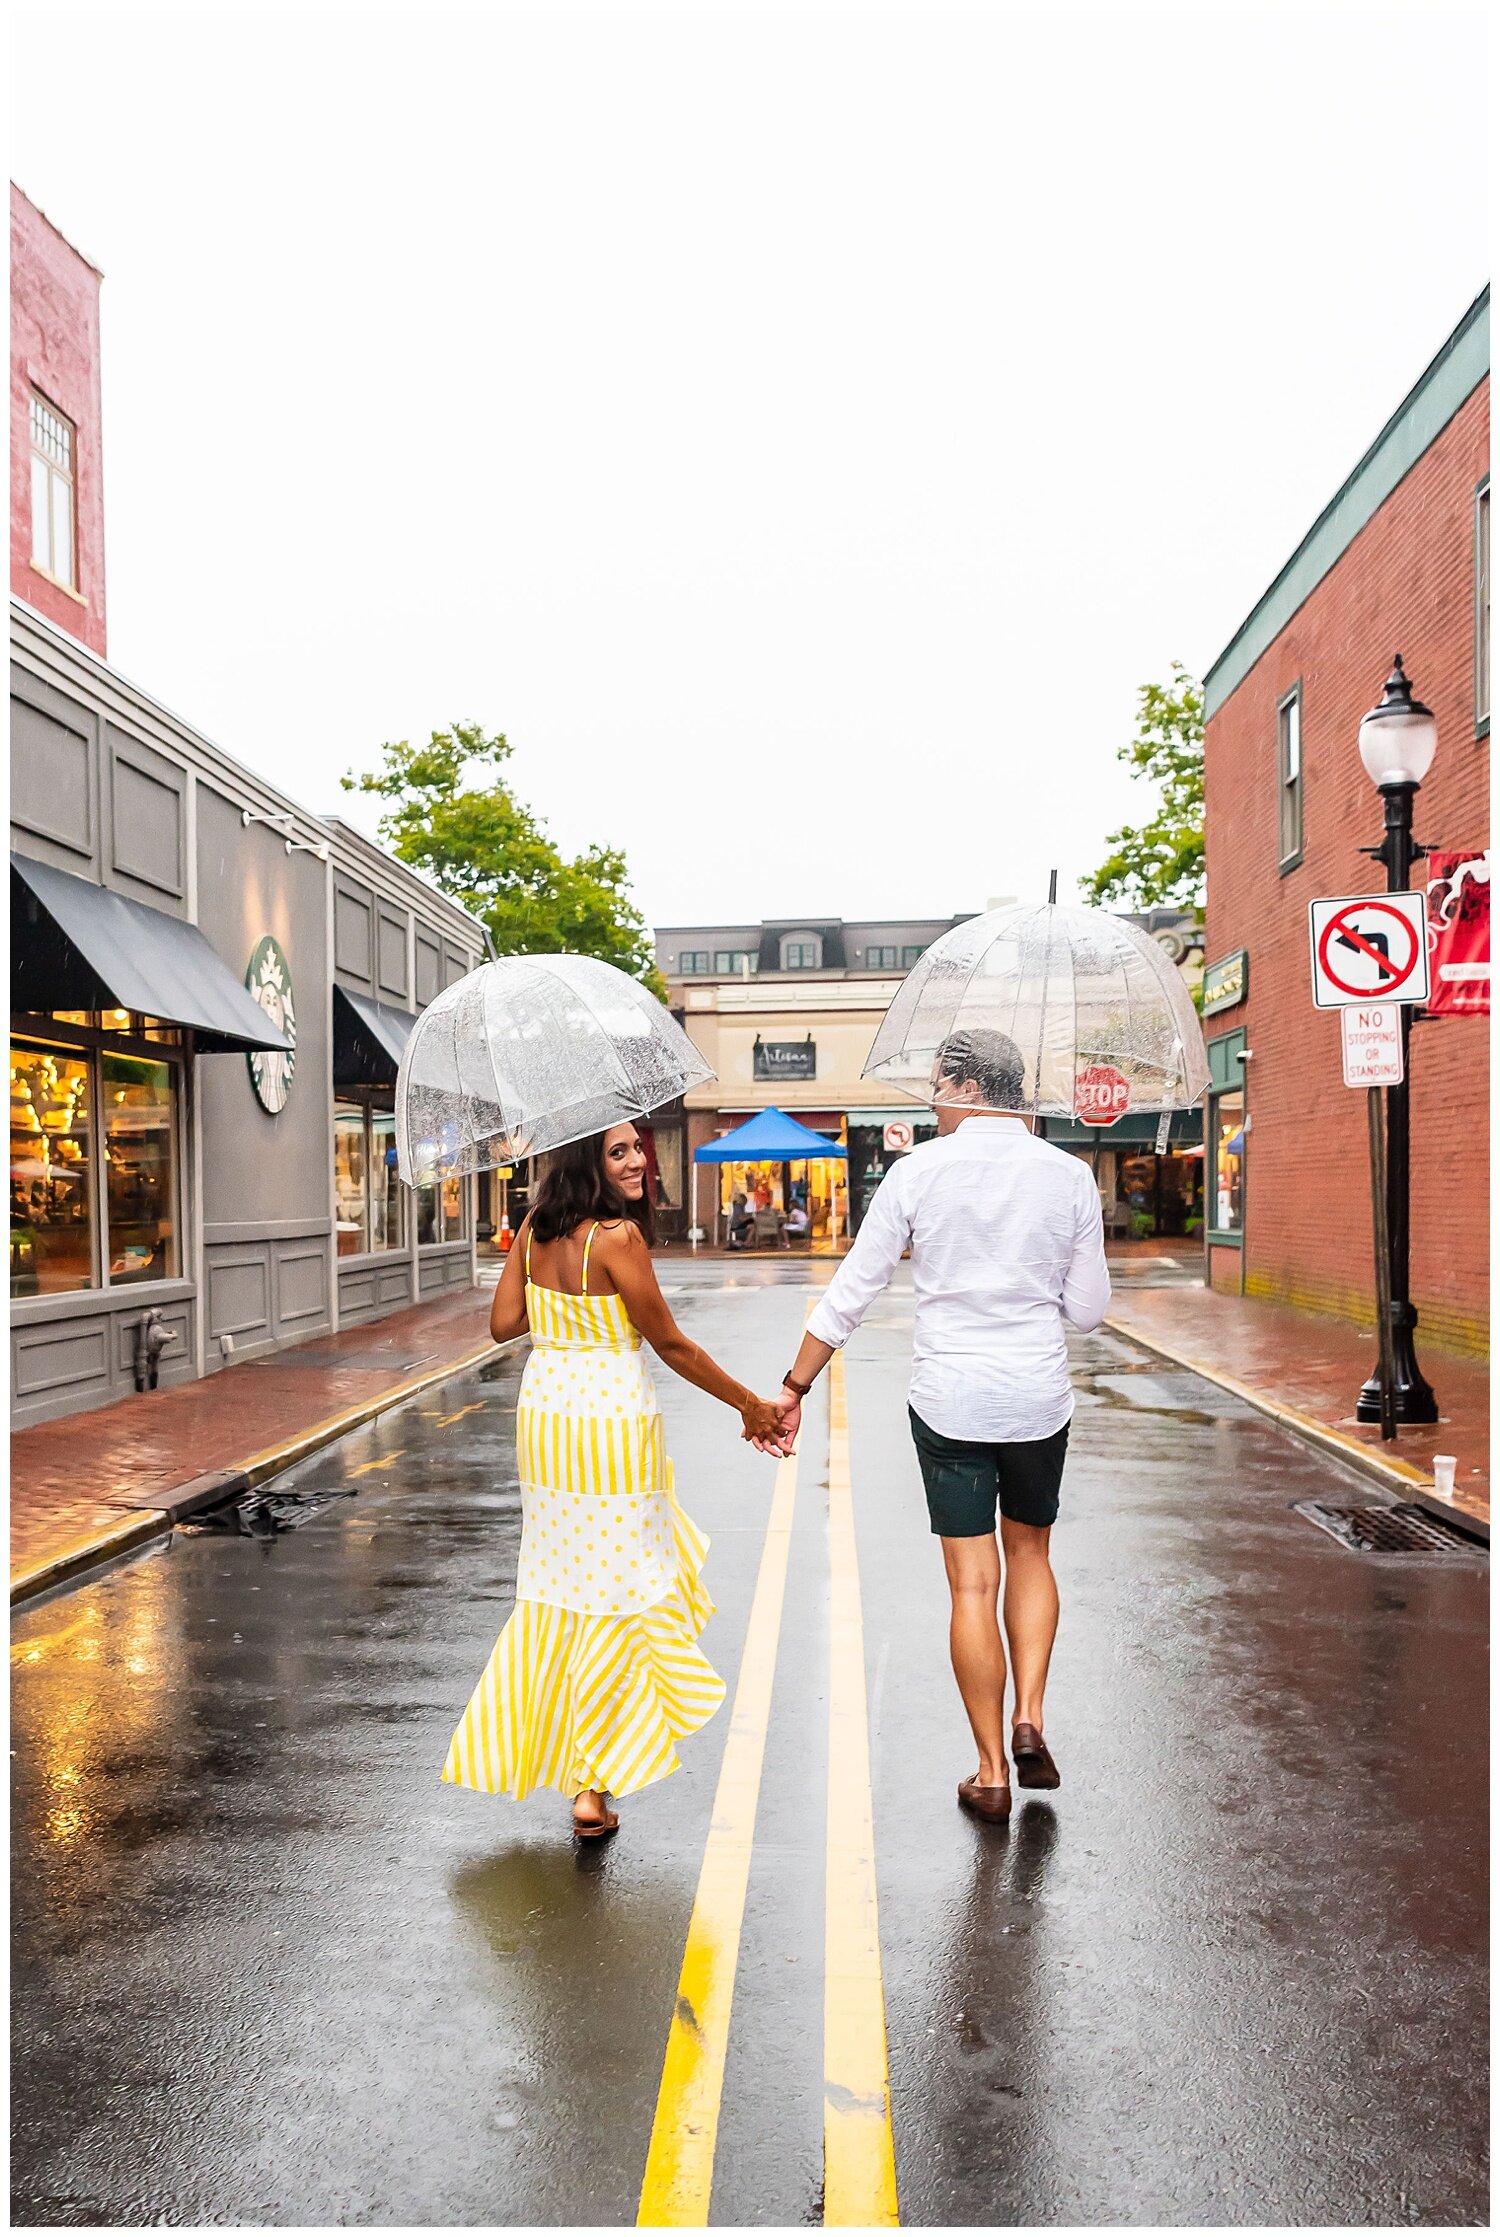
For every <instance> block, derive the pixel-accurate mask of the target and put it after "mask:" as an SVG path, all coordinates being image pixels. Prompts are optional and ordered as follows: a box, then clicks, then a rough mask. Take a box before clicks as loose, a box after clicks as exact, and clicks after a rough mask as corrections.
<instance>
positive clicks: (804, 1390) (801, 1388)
mask: <svg viewBox="0 0 1500 2237" xmlns="http://www.w3.org/2000/svg"><path fill="white" fill-rule="evenodd" d="M781 1387H782V1389H783V1390H790V1391H792V1392H794V1393H795V1394H796V1396H797V1397H798V1398H805V1397H806V1396H807V1394H808V1392H809V1391H810V1390H811V1389H812V1384H811V1383H799V1382H798V1380H797V1378H796V1376H795V1375H783V1376H782V1378H781Z"/></svg>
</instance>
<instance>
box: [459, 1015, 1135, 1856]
mask: <svg viewBox="0 0 1500 2237" xmlns="http://www.w3.org/2000/svg"><path fill="white" fill-rule="evenodd" d="M931 1092H932V1103H933V1109H934V1111H935V1113H936V1116H937V1124H938V1132H937V1138H936V1139H935V1140H933V1141H930V1142H927V1143H924V1144H922V1145H921V1146H920V1147H919V1148H917V1149H916V1150H913V1151H912V1152H911V1153H910V1154H909V1155H908V1156H906V1157H904V1158H903V1159H902V1160H901V1161H900V1163H899V1164H898V1165H897V1166H896V1167H895V1168H894V1169H893V1170H892V1171H891V1172H889V1173H888V1174H887V1175H886V1177H885V1179H884V1180H883V1181H882V1182H881V1184H880V1187H879V1188H878V1189H877V1191H876V1193H875V1196H874V1199H873V1200H872V1202H871V1205H870V1208H869V1210H868V1211H867V1213H866V1214H865V1217H864V1220H863V1223H862V1225H861V1227H860V1231H859V1234H858V1236H857V1238H856V1239H855V1242H854V1244H853V1246H852V1247H851V1249H850V1251H849V1254H848V1256H847V1257H846V1258H845V1259H844V1260H843V1262H842V1263H841V1265H840V1266H839V1268H838V1270H837V1272H836V1273H835V1274H834V1277H833V1279H832V1281H831V1282H830V1283H829V1284H828V1287H827V1288H826V1289H825V1291H824V1292H823V1294H822V1296H821V1297H820V1299H819V1300H818V1303H817V1305H816V1307H815V1308H814V1310H813V1313H812V1315H811V1317H810V1319H809V1322H808V1325H807V1331H806V1333H805V1335H804V1336H803V1339H802V1344H801V1347H800V1349H799V1351H798V1353H797V1356H796V1358H795V1360H794V1361H793V1363H792V1366H791V1368H790V1369H789V1371H788V1373H787V1375H786V1378H785V1380H784V1382H783V1385H782V1388H781V1391H780V1393H779V1394H778V1395H777V1396H776V1397H775V1398H771V1399H764V1398H759V1397H757V1396H756V1395H755V1394H754V1392H752V1391H750V1390H748V1389H747V1388H746V1387H745V1385H744V1384H743V1383H741V1382H739V1381H737V1380H736V1379H735V1377H734V1376H732V1375H730V1374H729V1373H727V1372H726V1371H725V1370H724V1369H723V1368H721V1367H720V1366H719V1365H718V1364H717V1362H716V1361H714V1360H713V1359H711V1358H710V1357H709V1355H708V1353H707V1352H705V1351H704V1350H703V1349H702V1347H701V1346H700V1345H698V1344H695V1343H694V1342H693V1341H692V1339H691V1338H690V1337H688V1336H685V1335H684V1334H683V1333H682V1331H681V1330H680V1329H679V1328H678V1326H677V1324H676V1322H675V1321H674V1320H673V1318H672V1314H671V1311H670V1309H669V1307H668V1305H667V1303H666V1300H665V1298H664V1297H663V1296H662V1293H661V1290H660V1287H659V1286H658V1283H657V1280H656V1274H655V1270H654V1268H653V1266H652V1262H651V1252H650V1246H651V1241H652V1215H651V1206H650V1201H649V1198H648V1195H647V1191H646V1158H645V1152H644V1149H643V1147H642V1144H641V1140H640V1137H639V1135H638V1134H637V1132H636V1129H635V1127H634V1125H633V1124H632V1123H630V1122H629V1121H627V1122H626V1123H625V1124H623V1125H620V1126H613V1127H611V1128H609V1129H608V1131H607V1132H605V1133H603V1134H598V1135H594V1136H592V1137H590V1138H589V1139H587V1140H584V1141H580V1142H574V1143H571V1144H570V1145H568V1147H567V1148H565V1149H563V1150H560V1151H558V1152H557V1153H556V1154H555V1155H554V1157H553V1159H552V1161H551V1164H550V1166H549V1170H548V1172H547V1174H546V1176H545V1178H544V1179H543V1181H542V1184H541V1186H540V1188H539V1190H538V1192H537V1198H536V1202H535V1205H534V1206H533V1209H532V1211H531V1213H530V1215H529V1216H528V1218H527V1220H526V1223H525V1225H524V1227H523V1228H522V1230H521V1232H520V1234H519V1235H518V1236H517V1238H516V1243H515V1245H514V1246H513V1248H512V1250H511V1253H510V1256H509V1258H508V1260H507V1262H506V1266H505V1271H504V1274H503V1275H502V1277H501V1280H500V1284H499V1286H498V1288H497V1290H496V1292H495V1301H494V1306H493V1309H492V1312H491V1315H490V1333H491V1335H492V1336H493V1337H494V1338H495V1340H496V1342H497V1343H503V1342H506V1341H507V1340H509V1339H510V1338H512V1337H516V1336H520V1335H523V1334H526V1333H528V1332H529V1334H530V1336H531V1346H532V1348H531V1356H530V1358H529V1359H528V1361H527V1364H526V1370H525V1374H524V1376H523V1379H522V1383H521V1390H520V1396H519V1399H518V1402H517V1409H516V1430H517V1445H518V1451H519V1459H520V1479H521V1499H522V1518H523V1519H522V1539H521V1551H520V1559H519V1562H518V1566H517V1573H516V1607H515V1612H514V1613H513V1615H512V1616H511V1618H510V1620H509V1622H508V1623H507V1624H506V1626H505V1629H504V1630H503V1631H502V1632H501V1634H500V1638H499V1640H498V1642H497V1644H496V1646H495V1650H494V1653H493V1654H492V1656H491V1658H490V1661H489V1664H488V1666H487V1667H486V1669H485V1672H484V1675H483V1677H482V1678H481V1679H480V1682H479V1685H478V1686H477V1687H476V1689H475V1691H474V1694H473V1696H472V1698H471V1699H470V1702H469V1704H468V1707H467V1709H466V1710H465V1712H464V1716H463V1719H462V1721H461V1722H460V1724H459V1726H458V1729H457V1730H456V1731H455V1733H454V1735H453V1740H452V1743H451V1746H450V1748H449V1751H448V1757H447V1761H446V1763H445V1765H444V1769H443V1774H442V1775H443V1778H444V1779H445V1780H447V1781H448V1782H449V1783H450V1784H453V1785H457V1786H467V1787H473V1788H475V1789H477V1790H478V1791H479V1792H481V1793H486V1794H509V1795H513V1796H516V1797H517V1798H519V1797H522V1796H524V1795H527V1794H529V1793H531V1792H532V1790H533V1789H534V1788H535V1787H538V1786H551V1787H555V1788H557V1789H558V1790H559V1791H560V1792H561V1793H563V1794H566V1795H568V1796H569V1797H571V1799H572V1802H573V1830H574V1832H575V1834H576V1835H577V1836H578V1837H579V1838H580V1839H584V1840H597V1839H602V1838H604V1837H606V1836H607V1835H609V1834H611V1833H613V1832H615V1831H616V1830H617V1828H618V1825H619V1818H618V1815H617V1813H616V1812H615V1811H614V1810H613V1809H612V1808H611V1807H610V1797H611V1796H614V1797H620V1796H623V1795H627V1794H631V1793H634V1792H636V1791H638V1790H639V1789H640V1788H642V1787H645V1786H649V1785H651V1784H652V1783H653V1782H654V1781H655V1780H657V1779H660V1778H664V1777H666V1776H667V1774H668V1773H670V1772H672V1771H675V1770H676V1769H677V1767H678V1762H679V1758H678V1755H677V1747H676V1743H677V1742H678V1741H679V1740H680V1739H682V1738H683V1737H685V1735H686V1734H688V1733H690V1732H694V1731H696V1730H697V1729H698V1728H699V1727H700V1726H701V1725H703V1724H705V1723H706V1722H707V1721H708V1719H709V1718H710V1717H711V1716H712V1715H713V1713H714V1711H715V1710H716V1709H717V1708H718V1706H719V1704H720V1702H721V1701H722V1700H723V1697H724V1684H723V1680H722V1679H721V1678H720V1677H719V1676H718V1674H717V1673H716V1672H715V1670H714V1669H713V1667H712V1665H711V1664H710V1663H709V1662H708V1660H707V1658H706V1657H705V1656H704V1654H703V1652H702V1650H701V1648H700V1646H699V1644H698V1641H699V1638H700V1636H701V1634H702V1631H703V1628H704V1625H705V1624H706V1623H707V1621H708V1619H709V1617H710V1615H712V1613H713V1603H712V1601H711V1600H710V1599H709V1598H708V1595H707V1593H706V1591H705V1590H704V1587H703V1583H702V1568H703V1559H704V1555H705V1553H706V1551H707V1543H706V1541H705V1539H704V1538H703V1537H702V1535H701V1533H700V1532H699V1531H698V1530H697V1529H696V1528H695V1527H694V1525H693V1523H692V1522H691V1521H690V1520H689V1518H688V1516H687V1515H686V1513H685V1512H684V1510H683V1509H682V1507H681V1506H680V1504H679V1503H678V1500H677V1495H676V1491H675V1488H674V1485H673V1478H672V1463H671V1461H670V1459H669V1458H668V1457H667V1453H666V1449H665V1444H664V1441H663V1436H662V1423H661V1414H660V1411H659V1409H658V1406H657V1400H656V1393H655V1391H654V1389H653V1387H652V1383H651V1378H650V1374H649V1372H648V1371H647V1368H646V1365H645V1362H644V1360H643V1358H642V1356H641V1347H642V1344H643V1342H644V1343H647V1344H649V1345H650V1346H651V1349H652V1350H653V1351H654V1352H655V1354H656V1356H657V1358H658V1359H659V1360H661V1362H662V1363H663V1365H664V1366H667V1367H670V1368H671V1369H672V1370H673V1372H674V1373H676V1374H679V1375H681V1376H682V1377H683V1378H684V1380H686V1381H687V1382H690V1383H693V1384H694V1385H696V1387H697V1388H698V1389H700V1390H704V1391H706V1392H707V1393H708V1394H709V1396H710V1397H713V1398H716V1399H719V1400H721V1401H722V1402H723V1403H724V1404H725V1405H728V1406H731V1407H733V1408H734V1410H735V1411H736V1412H737V1413H738V1414H739V1416H740V1419H741V1422H742V1424H743V1434H744V1436H745V1437H746V1438H747V1439H749V1441H750V1442H751V1443H753V1444H754V1445H755V1447H756V1449H757V1451H760V1452H764V1453H769V1454H773V1455H780V1454H784V1453H786V1452H789V1451H790V1450H791V1449H792V1446H793V1444H794V1442H795V1439H796V1436H797V1432H798V1430H799V1428H800V1426H801V1415H802V1402H803V1400H804V1398H805V1397H806V1396H807V1394H808V1392H809V1390H810V1389H811V1387H812V1385H813V1383H814V1382H815V1381H816V1379H817V1377H818V1375H819V1374H820V1373H821V1372H822V1370H823V1368H824V1367H825V1366H826V1365H827V1363H828V1361H829V1359H830V1358H831V1357H832V1356H833V1353H834V1351H835V1349H836V1348H838V1347H839V1346H841V1345H843V1344H844V1343H845V1342H847V1340H848V1338H849V1337H850V1336H851V1335H852V1334H853V1332H854V1330H855V1329H856V1328H857V1327H858V1325H859V1323H860V1320H861V1319H862V1318H863V1316H864V1314H865V1312H866V1310H867V1309H868V1307H869V1305H870V1304H871V1302H872V1301H873V1299H874V1298H875V1297H876V1296H877V1295H878V1294H879V1293H880V1291H881V1290H882V1289H883V1288H884V1287H885V1285H886V1283H887V1282H888V1281H889V1280H890V1277H891V1275H892V1273H893V1272H894V1271H895V1268H896V1266H897V1265H898V1264H899V1262H900V1260H901V1258H902V1256H903V1255H904V1254H905V1253H906V1252H908V1251H909V1252H910V1253H911V1260H912V1276H913V1287H914V1290H915V1298H916V1327H915V1335H914V1341H913V1360H912V1382H911V1394H910V1399H911V1402H910V1407H909V1413H910V1420H911V1430H912V1437H913V1441H914V1443H915V1445H916V1450H917V1457H918V1461H919V1463H920V1466H921V1473H922V1480H923V1484H924V1487H925V1490H926V1494H927V1504H928V1509H929V1513H930V1517H931V1524H932V1530H933V1534H934V1535H935V1536H936V1537H938V1538H939V1539H940V1540H941V1543H942V1551H943V1561H944V1565H945V1568H946V1572H947V1577H948V1583H949V1587H950V1591H951V1594H952V1620H951V1626H950V1635H949V1636H950V1646H951V1652H952V1659H953V1669H954V1675H955V1677H956V1678H957V1681H958V1687H959V1691H960V1694H961V1695H962V1698H963V1703H964V1707H965V1710H966V1711H967V1713H968V1718H969V1723H970V1725H971V1727H972V1729H973V1733H974V1740H975V1744H976V1747H977V1750H978V1764H977V1767H976V1769H975V1770H974V1772H973V1773H972V1774H971V1775H970V1776H969V1777H967V1778H965V1779H964V1780H963V1781H962V1782H961V1784H960V1786H959V1789H958V1797H959V1800H960V1802H961V1803H962V1804H963V1806H964V1807H965V1808H967V1809H969V1810H970V1811H971V1812H973V1813H974V1814H975V1815H976V1816H979V1817H982V1818H985V1819H988V1820H991V1821H993V1822H998V1823H1003V1822H1004V1820H1005V1819H1006V1818H1007V1817H1008V1815H1009V1812H1010V1806H1011V1786H1010V1760H1013V1761H1014V1763H1015V1767H1016V1777H1017V1780H1018V1782H1019V1783H1020V1784H1021V1785H1022V1786H1035V1787H1055V1786H1057V1785H1058V1784H1059V1783H1060V1781H1059V1775H1058V1772H1057V1768H1056V1765H1055V1763H1054V1762H1053V1759H1052V1756H1051V1754H1050V1752H1049V1750H1048V1748H1047V1745H1046V1742H1045V1741H1044V1739H1043V1737H1042V1694H1043V1689H1044V1687H1045V1684H1046V1678H1047V1666H1048V1661H1049V1659H1050V1656H1051V1651H1052V1643H1053V1639H1054V1637H1055V1635H1056V1630H1057V1615H1058V1599H1057V1587H1056V1584H1055V1582H1054V1580H1053V1576H1052V1569H1051V1564H1050V1560H1049V1557H1048V1538H1049V1532H1050V1529H1051V1526H1052V1523H1053V1522H1054V1521H1055V1519H1056V1516H1057V1508H1058V1495H1059V1489H1060V1486H1061V1481H1062V1472H1063V1462H1064V1458H1065V1455H1066V1451H1067V1442H1068V1423H1069V1419H1070V1417H1071V1414H1072V1410H1073V1398H1072V1390H1071V1387H1070V1384H1069V1380H1068V1365H1067V1347H1066V1336H1065V1324H1066V1325H1068V1326H1071V1327H1074V1328H1078V1329H1089V1328H1094V1327H1097V1325H1098V1323H1099V1321H1100V1320H1101V1319H1102V1318H1103V1315H1104V1313H1105V1310H1106V1309H1107V1307H1108V1304H1109V1277H1108V1274H1107V1272H1106V1270H1105V1263H1104V1235H1103V1224H1102V1220H1101V1217H1100V1208H1099V1198H1098V1192H1097V1190H1096V1188H1095V1186H1094V1182H1093V1179H1092V1176H1091V1174H1090V1172H1089V1169H1088V1167H1087V1166H1086V1165H1085V1164H1083V1163H1082V1161H1081V1160H1079V1159H1077V1158H1074V1157H1070V1156H1068V1155H1067V1154H1066V1153H1065V1152H1063V1151H1060V1150H1057V1149H1054V1148H1051V1147H1049V1146H1048V1145H1047V1144H1046V1143H1045V1142H1042V1141H1039V1140H1037V1138H1036V1137H1035V1136H1034V1134H1033V1133H1032V1131H1031V1125H1030V1121H1029V1120H1028V1119H1027V1118H1025V1117H1024V1116H1022V1115H1021V1106H1022V1104H1023V1101H1024V1066H1023V1062H1022V1058H1021V1055H1020V1052H1019V1051H1018V1050H1017V1048H1016V1047H1015V1045H1014V1043H1012V1042H1011V1041H1010V1040H1008V1039H1007V1038H1006V1036H1005V1035H1003V1034H1001V1033H998V1032H993V1031H989V1030H977V1029H976V1030H973V1031H969V1032H958V1033H954V1034H951V1035H950V1036H949V1038H948V1039H947V1040H946V1041H945V1042H944V1043H943V1045H942V1047H941V1048H940V1049H939V1051H938V1055H937V1060H936V1063H935V1065H934V1069H933V1074H932V1082H931ZM997 1514H998V1526H999V1535H998V1540H997V1534H996V1525H997ZM1002 1581H1003V1585H1004V1603H1003V1623H1004V1638H1003V1639H1002V1636H1001V1622H1000V1616H1001V1604H1000V1595H1001V1586H1002ZM1007 1643H1008V1645H1009V1649H1010V1658H1009V1659H1010V1668H1011V1671H1012V1673H1013V1678H1014V1703H1013V1711H1012V1718H1011V1732H1010V1745H1009V1759H1010V1760H1008V1756H1007V1746H1006V1732H1005V1697H1006V1671H1007V1661H1006V1645H1007Z"/></svg>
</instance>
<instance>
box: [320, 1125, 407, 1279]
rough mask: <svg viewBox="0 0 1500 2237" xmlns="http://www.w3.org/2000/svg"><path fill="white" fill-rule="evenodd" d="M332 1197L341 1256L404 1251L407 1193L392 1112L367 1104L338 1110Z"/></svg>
mask: <svg viewBox="0 0 1500 2237" xmlns="http://www.w3.org/2000/svg"><path fill="white" fill-rule="evenodd" d="M333 1194H334V1205H335V1228H336V1233H337V1236H338V1254H339V1257H340V1258H355V1257H358V1256H359V1255H360V1253H361V1252H364V1251H399V1250H401V1249H402V1248H403V1247H404V1245H405V1241H406V1221H405V1216H404V1213H403V1211H402V1199H403V1194H404V1192H403V1190H402V1188H401V1184H400V1182H399V1181H398V1179H397V1178H396V1117H395V1113H394V1112H393V1111H378V1110H374V1109H371V1108H370V1107H369V1106H368V1105H366V1104H363V1103H339V1104H336V1105H335V1106H334V1113H333Z"/></svg>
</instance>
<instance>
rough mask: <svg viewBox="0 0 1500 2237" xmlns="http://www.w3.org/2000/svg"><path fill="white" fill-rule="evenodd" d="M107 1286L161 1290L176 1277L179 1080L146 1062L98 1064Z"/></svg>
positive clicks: (105, 1058) (129, 1059)
mask: <svg viewBox="0 0 1500 2237" xmlns="http://www.w3.org/2000/svg"><path fill="white" fill-rule="evenodd" d="M99 1061H100V1068H101V1073H102V1078H103V1097H104V1099H103V1118H104V1175H105V1190H106V1205H105V1212H106V1234H107V1236H108V1240H109V1278H110V1281H111V1283H116V1282H159V1281H164V1280H165V1279H167V1277H168V1276H170V1275H172V1274H175V1273H176V1272H177V1167H176V1153H175V1142H176V1131H177V1130H176V1125H175V1112H174V1109H173V1102H174V1092H173V1091H174V1087H175V1078H174V1073H173V1068H172V1066H171V1065H170V1064H159V1063H155V1062H153V1061H152V1060H151V1059H150V1058H149V1057H142V1056H120V1055H117V1054H116V1053H115V1052H114V1051H112V1050H110V1049H106V1050H104V1052H103V1053H102V1055H101V1057H100V1060H99Z"/></svg>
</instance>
